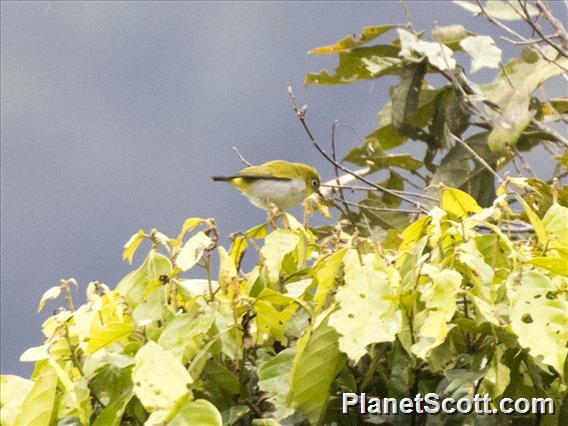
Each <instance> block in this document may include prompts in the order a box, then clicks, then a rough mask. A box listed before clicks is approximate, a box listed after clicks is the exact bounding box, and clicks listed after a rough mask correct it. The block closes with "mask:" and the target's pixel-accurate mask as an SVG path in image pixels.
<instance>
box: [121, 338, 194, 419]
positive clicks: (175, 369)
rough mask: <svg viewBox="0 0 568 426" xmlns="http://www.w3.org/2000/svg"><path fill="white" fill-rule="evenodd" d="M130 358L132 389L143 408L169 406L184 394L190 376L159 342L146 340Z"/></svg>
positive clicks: (151, 409)
mask: <svg viewBox="0 0 568 426" xmlns="http://www.w3.org/2000/svg"><path fill="white" fill-rule="evenodd" d="M134 359H135V361H136V364H135V365H134V369H133V370H132V381H133V382H134V393H135V394H136V396H137V397H138V399H139V400H140V402H141V403H142V405H144V407H145V408H146V409H147V410H149V411H153V410H155V409H158V408H162V409H165V408H170V407H172V406H174V405H175V404H176V403H177V402H178V401H179V400H180V399H181V398H183V397H185V396H186V395H187V393H188V385H189V384H190V383H192V381H193V380H192V379H191V376H190V375H189V373H188V372H187V370H186V369H185V367H184V366H183V364H182V363H181V362H180V361H179V360H178V359H177V358H176V357H175V356H174V355H173V354H171V353H170V352H168V351H166V350H164V349H163V348H162V347H161V346H160V345H158V344H157V343H155V342H152V341H149V342H148V343H146V344H145V345H144V346H142V347H141V348H140V349H139V350H138V352H137V353H136V357H135V358H134Z"/></svg>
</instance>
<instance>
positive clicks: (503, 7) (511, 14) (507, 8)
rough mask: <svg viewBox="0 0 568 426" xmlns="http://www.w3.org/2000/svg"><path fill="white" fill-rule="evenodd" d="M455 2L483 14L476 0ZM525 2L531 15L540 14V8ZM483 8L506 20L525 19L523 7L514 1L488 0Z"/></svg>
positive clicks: (491, 14) (492, 14) (455, 0)
mask: <svg viewBox="0 0 568 426" xmlns="http://www.w3.org/2000/svg"><path fill="white" fill-rule="evenodd" d="M454 3H455V4H457V5H458V6H461V7H463V8H464V9H465V10H468V11H470V12H472V13H474V14H476V15H481V14H482V13H483V11H482V9H481V8H480V7H479V5H477V4H475V3H474V2H471V1H463V0H454ZM523 4H524V6H525V7H526V9H527V12H528V14H529V16H531V17H534V16H536V15H538V9H537V8H536V7H534V6H533V5H532V4H530V3H528V2H526V3H523ZM483 10H485V13H487V14H488V15H489V16H491V17H492V18H497V19H502V20H504V21H518V20H521V19H523V17H524V16H525V13H524V11H523V10H522V9H521V7H520V6H519V5H518V4H517V3H516V2H513V1H503V0H488V1H486V3H485V6H484V7H483Z"/></svg>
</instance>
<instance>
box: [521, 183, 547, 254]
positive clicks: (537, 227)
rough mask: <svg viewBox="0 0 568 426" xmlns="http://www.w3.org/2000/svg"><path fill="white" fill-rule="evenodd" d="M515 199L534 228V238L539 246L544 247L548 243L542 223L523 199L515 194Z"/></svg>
mask: <svg viewBox="0 0 568 426" xmlns="http://www.w3.org/2000/svg"><path fill="white" fill-rule="evenodd" d="M515 198H516V199H517V201H518V202H519V204H520V205H521V206H522V207H523V209H524V210H525V213H526V215H527V217H528V218H529V221H530V222H531V225H532V226H533V228H534V231H535V233H536V236H537V238H538V242H539V243H540V244H541V245H543V246H545V245H546V244H547V242H548V233H547V232H546V229H545V227H544V225H543V223H542V221H541V220H540V218H539V217H538V216H537V214H536V213H535V212H534V211H533V209H532V208H531V207H530V206H529V205H528V204H527V202H526V201H525V200H524V199H523V197H521V196H520V195H518V194H515Z"/></svg>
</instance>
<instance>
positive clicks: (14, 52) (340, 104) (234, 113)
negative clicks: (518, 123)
mask: <svg viewBox="0 0 568 426" xmlns="http://www.w3.org/2000/svg"><path fill="white" fill-rule="evenodd" d="M410 10H411V12H412V15H413V17H414V21H415V22H414V24H415V27H416V28H417V29H418V30H429V29H430V28H431V27H432V25H433V24H434V23H438V24H439V25H444V24H450V23H462V24H464V25H465V26H466V27H467V28H468V29H470V30H472V31H475V32H478V33H485V34H495V31H494V28H492V27H491V26H490V24H487V23H486V22H484V21H482V20H481V19H475V18H473V17H471V16H470V15H469V14H468V13H467V12H465V11H463V10H462V9H460V8H459V7H456V6H454V5H452V4H449V3H447V2H431V3H427V2H424V1H422V2H416V3H412V2H411V3H410ZM403 22H406V18H405V17H404V15H403V13H402V11H401V7H400V4H399V2H398V1H395V2H380V3H341V2H333V3H326V2H313V3H306V2H302V3H300V2H298V3H292V2H286V3H284V2H282V3H273V2H265V3H262V2H251V3H221V2H202V3H197V2H191V3H190V2H155V3H152V2H134V1H128V2H69V1H66V2H8V1H2V3H1V31H2V32H1V90H2V96H1V142H2V143H1V154H2V156H1V161H2V164H1V197H2V198H1V202H2V204H1V282H0V289H1V336H0V337H1V345H0V348H1V372H2V373H3V374H8V373H16V374H21V375H26V376H27V375H29V373H30V372H31V368H32V365H30V364H22V363H20V362H19V361H18V359H19V357H20V355H21V353H22V352H23V351H24V350H25V349H27V348H28V347H30V346H35V345H39V344H41V343H42V334H41V323H42V322H43V320H44V319H45V318H46V316H47V315H49V313H50V312H51V311H52V310H53V309H54V308H55V307H57V304H55V303H48V305H47V308H46V309H45V312H43V313H42V314H41V315H39V316H38V315H36V313H35V310H36V307H37V302H38V300H39V297H40V296H41V294H42V293H43V292H44V291H45V290H46V289H47V288H48V287H50V286H53V285H55V284H57V283H58V282H59V280H60V279H61V278H68V277H75V278H77V280H78V281H79V283H80V292H81V293H84V290H85V288H86V285H87V283H88V282H89V281H93V280H99V281H102V282H105V283H107V284H109V285H110V286H114V285H116V283H117V282H118V281H119V280H120V278H121V277H122V276H124V275H125V274H126V273H127V272H128V271H129V270H130V269H131V268H130V267H129V266H128V265H127V264H126V262H124V261H122V260H121V253H122V246H123V245H124V243H125V242H126V241H127V240H128V238H129V237H130V235H131V234H133V233H134V232H136V230H137V229H139V228H144V229H145V230H150V229H151V228H153V227H156V228H158V229H159V230H161V231H162V232H165V233H167V234H168V233H171V234H174V235H175V234H177V232H178V230H179V227H180V225H181V223H182V222H183V220H184V219H185V218H187V217H191V216H201V217H214V218H216V219H217V222H218V224H219V226H220V229H221V232H222V238H223V241H224V242H226V236H227V235H228V234H229V233H230V232H233V231H236V230H246V229H248V228H250V227H251V226H253V225H255V224H257V223H259V222H261V221H262V220H263V219H264V213H263V212H262V211H260V210H257V209H255V208H254V207H252V206H250V205H249V203H248V202H247V200H246V199H245V198H244V197H242V196H240V195H239V194H238V193H237V192H236V191H234V190H233V189H232V188H230V187H229V186H228V185H221V184H215V183H213V182H212V181H211V180H210V176H212V175H219V174H226V173H231V172H234V171H236V170H238V169H239V168H241V167H242V164H241V163H240V162H239V161H238V159H237V158H236V156H235V155H234V153H233V152H232V150H231V147H232V146H238V147H239V148H240V149H241V151H242V152H243V154H245V156H246V157H248V159H249V160H251V161H253V162H255V163H260V162H264V161H268V160H271V159H285V160H292V161H303V162H307V163H311V164H313V165H315V166H316V167H318V168H319V169H320V171H321V174H322V176H323V177H324V178H329V177H331V175H332V170H331V169H330V168H329V166H328V165H327V164H326V163H325V162H324V160H323V159H322V158H321V157H320V156H319V155H318V154H317V153H316V152H315V151H314V150H313V149H312V147H311V146H310V145H309V144H308V143H307V141H306V137H305V134H304V133H303V131H302V129H301V127H300V126H299V124H298V122H297V120H296V119H295V117H294V115H293V114H292V112H291V110H290V104H289V100H288V97H287V94H286V88H287V87H288V86H290V85H291V86H293V87H294V88H295V90H296V94H297V95H298V97H299V101H300V102H301V103H302V104H303V103H308V104H309V107H310V108H309V121H310V123H311V126H312V128H313V130H314V132H315V134H316V135H317V136H318V137H320V138H321V139H322V140H323V141H324V143H328V141H329V134H330V126H331V123H332V121H333V120H335V119H339V120H341V121H343V122H347V123H349V124H351V125H352V126H354V127H355V128H356V129H357V130H358V131H359V132H360V133H361V134H366V133H368V132H370V131H371V130H373V128H374V125H375V123H376V112H377V110H378V109H379V107H380V106H381V105H383V104H384V102H385V100H386V96H387V93H388V89H389V86H390V85H391V84H394V83H395V80H394V79H390V78H386V79H381V80H379V81H378V82H374V83H373V82H363V83H359V84H356V85H353V86H344V87H331V88H329V87H310V88H309V89H307V90H306V89H304V87H303V80H304V74H305V73H306V72H310V71H312V72H313V71H319V70H320V69H322V68H330V67H332V66H333V65H334V64H335V61H336V58H335V57H322V56H308V55H306V52H307V51H308V50H309V49H310V48H313V47H316V46H320V45H325V44H330V43H332V42H335V41H337V40H339V39H340V38H343V37H344V36H345V35H346V34H350V33H355V32H359V30H360V29H361V27H363V26H365V25H373V24H384V23H403ZM392 37H393V36H388V40H390V39H391V38H392ZM506 54H507V52H506ZM489 75H494V73H490V74H489ZM338 139H339V144H340V145H343V146H345V147H352V146H353V145H354V144H356V143H358V142H357V141H356V140H355V139H354V137H353V136H352V135H351V134H350V133H348V132H347V131H343V132H341V133H339V135H338ZM345 151H346V149H342V152H343V153H344V152H345ZM145 250H146V247H144V248H143V250H141V252H144V251H145ZM140 260H141V257H139V256H138V257H136V258H135V263H137V262H139V261H140Z"/></svg>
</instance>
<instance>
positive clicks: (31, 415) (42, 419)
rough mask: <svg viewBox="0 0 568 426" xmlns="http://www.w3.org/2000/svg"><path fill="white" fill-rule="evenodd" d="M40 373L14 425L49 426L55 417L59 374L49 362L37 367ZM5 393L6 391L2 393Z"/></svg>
mask: <svg viewBox="0 0 568 426" xmlns="http://www.w3.org/2000/svg"><path fill="white" fill-rule="evenodd" d="M36 370H37V371H39V372H38V373H37V376H36V377H35V380H34V384H33V385H32V387H31V389H30V390H29V392H28V393H27V395H26V397H25V398H24V400H23V402H22V403H21V409H20V412H19V413H18V415H17V417H16V420H15V422H14V424H16V425H18V426H27V425H29V426H37V425H49V424H51V421H50V420H51V419H52V418H53V416H54V404H55V391H56V390H57V381H58V380H57V373H56V372H55V370H53V368H52V367H51V365H49V363H48V362H47V361H41V362H40V363H38V364H37V365H36ZM2 393H4V391H2Z"/></svg>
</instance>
